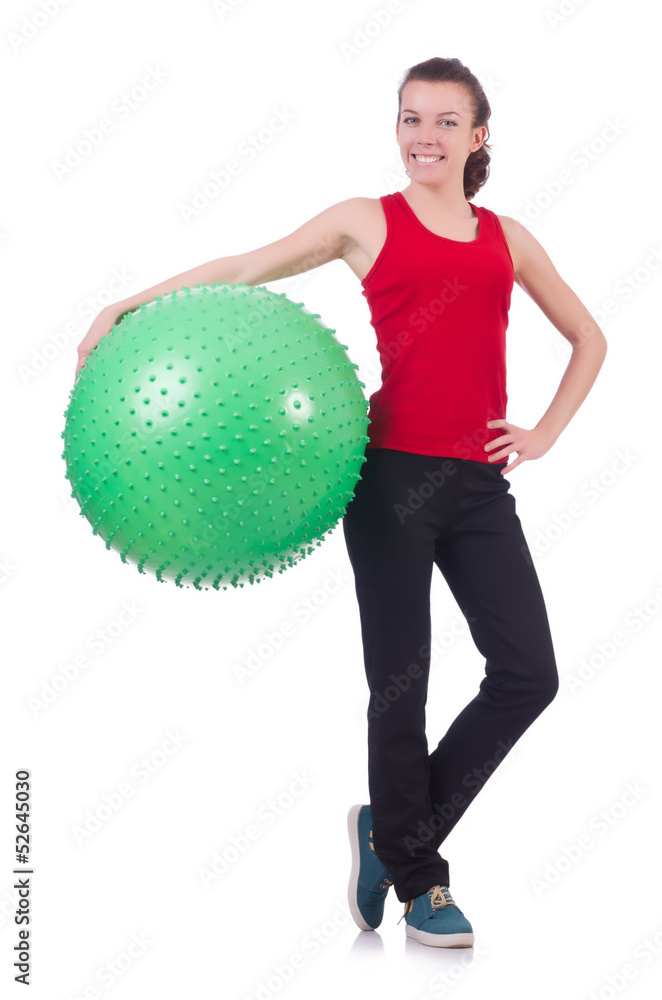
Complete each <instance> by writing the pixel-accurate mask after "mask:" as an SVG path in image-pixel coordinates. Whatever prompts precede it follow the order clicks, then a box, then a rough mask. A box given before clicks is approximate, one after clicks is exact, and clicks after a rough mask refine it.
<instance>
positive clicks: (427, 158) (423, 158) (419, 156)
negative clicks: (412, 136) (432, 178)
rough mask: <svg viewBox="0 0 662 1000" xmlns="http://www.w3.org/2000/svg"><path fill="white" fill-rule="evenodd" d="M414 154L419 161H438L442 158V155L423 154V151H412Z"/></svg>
mask: <svg viewBox="0 0 662 1000" xmlns="http://www.w3.org/2000/svg"><path fill="white" fill-rule="evenodd" d="M412 156H413V157H414V159H415V160H418V162H419V163H436V162H437V161H438V160H441V159H442V157H441V156H423V155H422V154H421V153H412Z"/></svg>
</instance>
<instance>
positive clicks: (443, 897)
mask: <svg viewBox="0 0 662 1000" xmlns="http://www.w3.org/2000/svg"><path fill="white" fill-rule="evenodd" d="M402 917H404V918H405V921H406V923H407V930H406V933H407V937H410V938H414V939H415V940H416V941H420V942H421V944H429V945H432V947H433V948H471V946H472V945H473V943H474V935H473V927H472V926H471V924H470V923H469V921H468V920H467V918H466V917H465V915H464V914H463V912H462V910H461V909H460V908H459V907H458V905H457V903H456V902H455V900H454V899H453V897H452V896H451V894H450V890H449V888H448V886H445V885H433V886H432V888H431V889H428V891H427V892H423V893H421V895H420V896H417V897H416V898H415V899H410V900H409V902H408V903H407V904H406V905H405V912H404V913H403V914H402ZM402 917H400V920H402ZM400 920H398V923H400Z"/></svg>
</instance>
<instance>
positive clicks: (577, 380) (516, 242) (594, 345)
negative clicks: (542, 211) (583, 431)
mask: <svg viewBox="0 0 662 1000" xmlns="http://www.w3.org/2000/svg"><path fill="white" fill-rule="evenodd" d="M499 220H500V222H501V223H502V226H503V230H504V235H505V236H506V239H507V240H508V244H509V246H510V248H511V254H512V257H513V264H514V267H515V281H516V282H517V284H518V285H519V286H520V287H521V288H522V289H523V290H524V291H525V292H526V293H527V295H529V296H530V297H531V298H532V299H533V301H534V302H535V303H536V305H537V306H539V308H540V309H541V310H542V312H543V313H544V314H545V316H546V317H547V319H548V320H549V321H550V323H552V324H553V325H554V326H555V327H556V329H557V330H558V331H559V333H561V334H562V335H563V336H564V337H565V338H566V340H568V341H569V342H570V344H571V345H572V355H571V357H570V361H569V362H568V366H567V368H566V370H565V372H564V373H563V377H562V378H561V382H560V384H559V387H558V389H557V391H556V394H555V396H554V398H553V399H552V401H551V403H550V404H549V406H548V407H547V409H546V410H545V412H544V413H543V415H542V416H541V418H540V420H539V421H538V423H537V424H536V426H535V427H534V428H533V429H532V430H530V431H526V430H524V429H523V428H518V427H515V425H514V424H510V423H509V422H508V421H507V420H492V421H489V422H488V425H487V426H488V427H490V426H491V427H502V428H503V429H504V430H505V431H506V433H505V434H503V435H502V436H501V437H498V438H496V439H495V440H493V441H490V442H488V444H486V445H485V451H489V452H494V454H493V455H490V461H497V462H503V461H505V460H507V458H508V456H509V454H511V453H512V452H513V451H516V452H518V458H517V459H516V460H515V461H514V462H512V463H511V464H510V465H509V466H508V467H507V468H506V469H504V470H503V472H504V473H506V472H509V471H511V470H512V469H514V468H515V467H516V466H517V465H519V464H520V462H522V461H525V460H526V459H531V458H539V457H540V456H541V455H544V454H545V452H546V451H548V450H549V449H550V448H551V447H552V445H553V444H554V442H555V441H556V440H557V438H558V437H559V435H560V434H561V432H562V431H563V430H564V429H565V428H566V427H567V425H568V424H569V423H570V421H571V420H572V418H573V416H574V415H575V413H576V412H577V410H578V409H579V407H580V406H581V405H582V403H583V402H584V400H585V399H586V397H587V396H588V394H589V392H590V390H591V387H592V386H593V383H594V382H595V380H596V378H597V376H598V372H599V371H600V368H601V367H602V364H603V362H604V359H605V356H606V354H607V341H606V339H605V336H604V334H603V332H602V330H601V329H600V327H599V326H598V324H597V323H596V322H595V320H594V319H593V317H592V316H591V314H590V312H589V311H588V309H587V308H586V306H585V305H584V304H583V303H582V302H581V300H580V299H579V298H578V296H577V295H576V294H575V292H573V290H572V288H570V286H569V285H568V284H567V283H566V282H565V281H564V280H563V278H562V277H561V275H560V274H559V273H558V271H557V270H556V268H555V267H554V264H553V263H552V261H551V260H550V258H549V256H548V254H547V253H546V252H545V250H544V249H543V247H542V246H541V245H540V243H539V242H538V240H536V239H535V237H534V236H532V234H531V233H530V232H529V231H528V230H527V229H526V228H525V227H524V226H522V225H521V224H520V223H519V222H516V221H515V220H514V219H510V218H508V217H507V216H499Z"/></svg>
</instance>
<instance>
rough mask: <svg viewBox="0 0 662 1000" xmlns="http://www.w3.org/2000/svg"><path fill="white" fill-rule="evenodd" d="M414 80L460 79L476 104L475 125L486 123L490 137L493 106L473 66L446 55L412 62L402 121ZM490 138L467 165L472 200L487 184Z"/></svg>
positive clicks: (406, 78)
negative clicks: (410, 83) (408, 92)
mask: <svg viewBox="0 0 662 1000" xmlns="http://www.w3.org/2000/svg"><path fill="white" fill-rule="evenodd" d="M411 80H424V81H425V82H428V83H441V82H446V81H448V82H449V83H458V84H460V85H461V86H462V87H464V88H465V89H466V90H467V91H468V93H469V96H470V98H471V103H472V105H473V117H472V119H471V128H472V129H475V128H480V127H481V126H482V125H484V126H485V127H486V128H487V139H489V137H490V129H489V125H488V122H489V120H490V115H491V114H492V109H491V108H490V104H489V101H488V100H487V97H486V96H485V91H484V90H483V88H482V86H481V85H480V83H479V82H478V80H477V79H476V77H475V76H474V75H473V73H472V72H471V70H470V69H469V68H468V67H467V66H465V65H464V63H461V62H460V60H459V59H442V58H441V57H439V56H434V57H433V58H432V59H426V61H425V62H421V63H417V64H416V65H415V66H411V67H410V68H409V69H408V70H407V72H406V73H405V76H404V78H403V80H402V83H401V84H400V86H399V88H398V122H399V121H400V111H401V109H402V91H403V90H404V87H405V84H406V83H409V82H410V81H411ZM487 139H486V140H485V142H484V143H483V145H482V146H481V147H480V149H477V150H476V151H475V152H474V153H470V154H469V156H468V158H467V162H466V164H465V167H464V196H465V198H466V199H467V201H470V200H471V199H472V198H473V197H474V196H475V195H476V193H477V192H478V190H479V189H480V188H481V187H482V186H483V184H485V182H486V180H487V178H488V177H489V175H490V159H491V154H490V148H491V147H490V146H488V144H487Z"/></svg>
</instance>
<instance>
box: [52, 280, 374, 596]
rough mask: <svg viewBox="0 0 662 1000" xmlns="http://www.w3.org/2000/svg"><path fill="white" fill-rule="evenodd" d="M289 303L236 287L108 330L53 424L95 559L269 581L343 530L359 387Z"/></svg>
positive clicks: (340, 348)
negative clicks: (100, 545)
mask: <svg viewBox="0 0 662 1000" xmlns="http://www.w3.org/2000/svg"><path fill="white" fill-rule="evenodd" d="M318 320H319V316H318V315H312V314H311V313H309V312H308V311H307V310H306V309H304V308H303V305H302V303H298V304H295V303H293V302H291V301H290V300H289V299H288V298H287V297H286V296H285V295H284V294H276V293H273V292H269V291H268V290H267V289H266V288H263V287H251V286H248V285H245V284H232V285H228V284H226V283H223V282H219V283H217V284H212V285H196V287H195V288H194V289H190V288H185V289H182V291H179V292H172V293H170V294H169V295H164V296H162V297H161V296H158V297H157V298H155V299H154V300H153V301H151V302H148V303H145V304H143V305H141V306H140V307H139V309H137V310H136V311H134V312H131V313H128V314H127V315H126V316H124V317H123V318H122V319H121V320H120V322H119V323H117V324H116V325H115V326H114V327H113V329H112V331H111V333H110V335H108V336H105V337H103V338H102V340H101V341H100V343H99V344H98V346H97V347H96V348H95V349H94V351H92V353H91V354H90V356H89V357H88V358H87V361H86V363H85V365H84V367H83V368H82V369H81V371H80V373H79V376H78V378H77V380H76V384H75V386H74V388H73V390H72V392H71V395H70V400H69V405H68V407H67V410H66V413H65V418H66V420H65V429H64V431H63V432H62V437H63V438H64V452H63V453H62V457H63V458H64V460H65V463H66V477H67V479H69V481H70V483H71V486H72V496H73V497H75V499H76V500H77V501H78V503H79V504H80V507H81V514H82V515H84V516H85V517H86V518H87V519H88V520H89V522H90V523H91V525H92V529H93V532H94V534H98V535H100V536H101V538H102V539H104V540H105V542H106V548H113V549H115V550H116V551H117V552H119V554H120V556H121V558H122V561H123V562H127V561H128V562H131V563H134V564H136V565H137V567H138V570H139V571H140V572H141V573H143V572H145V571H146V570H148V571H151V572H154V573H155V574H156V577H157V579H158V580H160V581H165V580H171V581H174V582H175V584H176V585H177V586H179V587H183V586H192V587H195V588H196V589H198V590H202V589H204V590H207V589H209V588H210V587H213V588H214V589H216V590H218V589H219V588H222V589H223V590H226V589H227V588H228V586H233V587H236V586H243V585H244V582H245V581H248V582H250V583H251V584H252V583H256V582H261V580H262V579H263V578H264V577H272V576H273V575H274V572H276V571H277V572H278V573H282V572H283V571H284V570H285V569H287V568H288V567H290V566H293V565H294V564H295V563H296V562H298V561H299V560H300V559H302V558H304V557H305V556H306V555H307V554H309V553H311V552H313V551H314V548H313V546H312V545H311V543H312V542H315V544H316V545H320V544H321V540H322V538H323V537H324V535H325V534H326V533H327V532H328V531H329V530H330V529H331V528H332V527H334V526H335V525H336V524H337V523H338V521H339V520H340V519H341V518H342V517H343V515H344V513H345V510H346V507H347V504H348V503H349V501H350V500H351V498H352V497H353V496H354V488H355V486H356V483H357V481H358V479H359V478H360V475H361V466H362V464H363V462H364V461H365V457H364V450H365V445H366V443H367V441H368V438H367V435H366V431H367V427H368V417H367V413H366V408H367V403H366V400H365V397H364V395H363V391H362V387H363V386H364V383H363V382H360V381H359V380H358V378H357V375H356V372H355V369H356V368H357V365H355V364H352V363H351V362H350V361H349V359H348V357H347V354H346V353H345V350H344V348H345V347H346V345H344V344H340V343H338V341H337V340H336V339H335V337H334V332H335V331H333V330H331V329H329V328H328V327H326V326H324V324H323V323H321V322H318Z"/></svg>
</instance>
